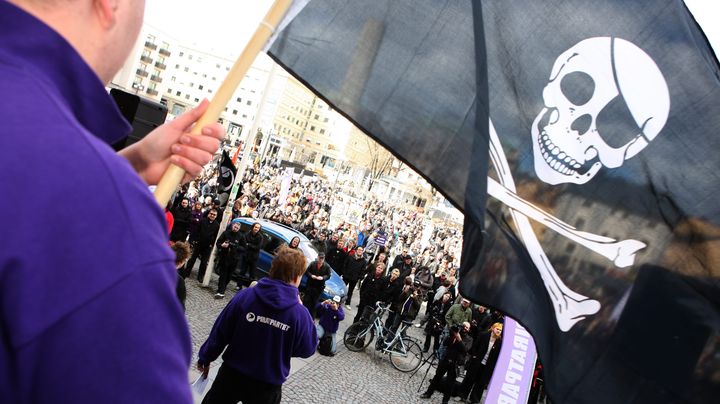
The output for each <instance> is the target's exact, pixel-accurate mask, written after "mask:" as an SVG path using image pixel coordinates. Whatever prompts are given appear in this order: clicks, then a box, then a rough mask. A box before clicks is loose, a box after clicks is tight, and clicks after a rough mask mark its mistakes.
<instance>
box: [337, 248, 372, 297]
mask: <svg viewBox="0 0 720 404" xmlns="http://www.w3.org/2000/svg"><path fill="white" fill-rule="evenodd" d="M363 253H364V249H363V248H362V247H357V248H356V249H355V251H354V252H353V254H351V255H349V256H348V258H347V259H346V260H345V265H344V266H343V270H342V277H343V280H344V281H345V283H346V284H347V287H348V293H347V301H346V302H345V307H346V308H348V309H349V308H350V304H351V303H352V295H353V291H354V290H355V285H357V283H358V280H360V277H361V276H362V274H363V272H365V267H366V266H367V261H366V260H365V257H364V256H363Z"/></svg>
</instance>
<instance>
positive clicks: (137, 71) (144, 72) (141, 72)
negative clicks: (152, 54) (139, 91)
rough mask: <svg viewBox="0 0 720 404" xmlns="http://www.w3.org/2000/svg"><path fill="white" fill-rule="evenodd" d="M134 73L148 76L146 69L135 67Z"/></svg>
mask: <svg viewBox="0 0 720 404" xmlns="http://www.w3.org/2000/svg"><path fill="white" fill-rule="evenodd" d="M135 74H137V75H138V76H140V77H147V76H148V72H146V71H145V70H143V69H137V70H135Z"/></svg>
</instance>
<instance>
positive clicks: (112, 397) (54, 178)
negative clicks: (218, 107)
mask: <svg viewBox="0 0 720 404" xmlns="http://www.w3.org/2000/svg"><path fill="white" fill-rule="evenodd" d="M143 9H144V1H142V0H72V1H54V0H11V1H6V0H0V94H2V97H3V102H2V104H0V122H2V123H3V128H2V131H1V132H0V133H1V134H0V186H1V187H2V189H5V190H12V192H13V194H15V195H23V196H24V200H25V201H26V202H25V203H23V204H20V205H16V204H13V205H12V206H11V205H10V203H11V202H10V199H8V198H0V210H2V211H4V212H10V211H12V212H13V215H12V216H13V218H12V220H8V221H6V222H5V223H4V226H3V232H2V234H3V235H2V237H1V239H2V244H1V246H0V401H2V402H4V403H5V402H7V403H43V402H68V403H71V402H72V403H100V402H102V403H141V402H145V403H190V402H191V395H190V390H189V386H188V379H187V370H188V365H189V362H190V355H191V345H190V334H189V331H188V327H187V323H186V320H185V317H184V316H183V312H182V308H181V306H180V303H179V302H178V299H177V298H176V297H175V284H176V278H177V275H176V274H175V267H174V257H173V254H172V252H171V250H170V249H169V248H168V245H167V230H166V226H167V225H166V223H165V218H164V216H163V212H162V210H161V209H160V207H159V206H158V205H157V203H156V202H155V200H154V198H153V197H152V195H151V194H150V192H149V191H148V185H150V184H155V183H157V181H158V180H159V178H160V176H161V175H162V173H163V172H164V171H165V169H166V168H167V166H168V164H169V163H170V162H173V163H175V164H177V165H179V166H181V167H182V168H184V169H185V170H186V171H187V172H188V173H189V174H190V175H197V174H198V173H199V171H200V170H201V167H202V165H204V164H205V163H207V162H208V160H209V159H210V158H211V156H212V153H213V152H214V151H215V150H216V149H217V147H218V144H219V139H221V138H222V137H223V136H224V131H223V130H222V128H221V127H219V126H218V125H211V126H208V127H206V128H204V129H203V136H193V137H189V136H188V130H189V128H190V127H191V125H192V124H193V122H195V121H196V120H197V119H198V118H199V117H200V115H201V114H202V113H203V111H204V109H206V107H207V105H206V103H204V104H203V105H201V106H200V107H199V108H197V109H195V110H193V111H191V112H189V113H188V114H186V115H183V116H180V117H178V118H177V119H176V120H175V121H173V122H171V123H169V124H167V125H164V126H162V127H160V128H158V129H157V130H156V131H154V132H153V133H151V134H149V135H148V136H147V137H146V138H145V139H144V140H142V141H140V142H138V143H136V144H135V145H133V146H130V147H128V148H126V149H124V150H123V151H122V152H120V155H117V154H115V153H114V152H113V151H112V149H111V148H110V146H109V144H112V143H113V142H114V141H116V140H118V139H119V138H121V137H123V136H124V135H126V134H127V133H128V132H129V131H130V127H129V125H128V124H127V122H125V121H124V119H123V117H122V115H121V114H120V112H119V111H118V109H117V108H116V106H115V105H114V104H113V102H112V100H111V99H110V98H109V96H108V94H107V93H106V91H105V88H104V83H106V82H108V81H109V80H110V79H111V78H112V76H113V75H114V74H115V73H116V71H117V70H118V68H119V67H120V66H121V64H122V63H123V61H124V59H125V58H126V57H127V55H128V53H129V50H130V48H131V47H132V45H133V43H134V41H135V39H136V37H137V34H138V31H139V28H140V25H141V22H142V15H143ZM171 151H172V153H171ZM78 209H80V210H79V211H78Z"/></svg>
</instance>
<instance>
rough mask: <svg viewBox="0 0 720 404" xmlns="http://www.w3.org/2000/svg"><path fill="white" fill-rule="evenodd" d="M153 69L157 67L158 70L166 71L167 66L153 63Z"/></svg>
mask: <svg viewBox="0 0 720 404" xmlns="http://www.w3.org/2000/svg"><path fill="white" fill-rule="evenodd" d="M155 67H157V68H158V69H160V70H165V69H167V66H166V65H165V63H160V62H155Z"/></svg>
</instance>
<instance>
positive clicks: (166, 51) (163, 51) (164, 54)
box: [158, 48, 170, 56]
mask: <svg viewBox="0 0 720 404" xmlns="http://www.w3.org/2000/svg"><path fill="white" fill-rule="evenodd" d="M158 52H159V53H160V54H161V55H163V56H170V51H169V50H167V49H162V48H160V50H159V51H158Z"/></svg>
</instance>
